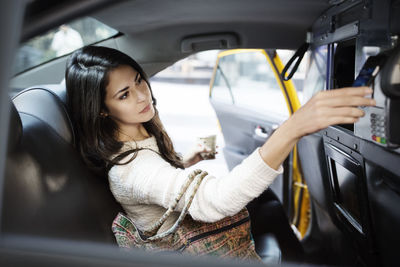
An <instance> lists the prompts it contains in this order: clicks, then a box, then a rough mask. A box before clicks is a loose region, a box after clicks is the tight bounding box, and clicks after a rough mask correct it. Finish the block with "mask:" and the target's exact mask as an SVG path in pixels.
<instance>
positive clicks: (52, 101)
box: [1, 85, 122, 244]
mask: <svg viewBox="0 0 400 267" xmlns="http://www.w3.org/2000/svg"><path fill="white" fill-rule="evenodd" d="M13 103H14V104H15V107H16V109H14V108H12V113H13V114H12V116H11V118H12V120H13V121H12V126H11V128H10V134H11V135H13V137H14V138H13V139H17V141H13V144H12V147H10V148H9V149H8V156H7V163H6V174H5V183H4V188H5V190H4V194H3V214H2V215H3V216H2V220H3V221H2V224H1V225H2V232H3V233H12V234H23V235H33V236H40V237H49V238H61V239H72V240H82V241H83V240H84V241H91V242H106V243H114V244H116V243H115V239H114V236H113V234H112V231H111V223H112V221H113V219H114V217H115V216H116V215H117V213H118V212H119V211H121V210H122V208H121V206H120V205H119V204H118V203H117V202H116V200H115V199H114V197H113V195H112V193H111V191H110V189H109V185H108V180H107V177H98V176H96V175H94V174H93V173H91V172H90V171H89V170H88V169H87V167H86V166H85V165H84V163H83V161H82V160H81V158H80V156H79V154H78V153H77V151H76V150H75V149H74V147H73V142H74V134H73V130H72V129H73V128H72V124H71V121H70V119H69V116H68V113H67V111H66V106H65V88H62V86H57V85H54V86H38V87H32V88H28V89H26V90H24V91H23V92H21V93H19V94H17V95H16V96H14V98H13ZM18 119H20V121H18ZM21 129H22V131H21Z"/></svg>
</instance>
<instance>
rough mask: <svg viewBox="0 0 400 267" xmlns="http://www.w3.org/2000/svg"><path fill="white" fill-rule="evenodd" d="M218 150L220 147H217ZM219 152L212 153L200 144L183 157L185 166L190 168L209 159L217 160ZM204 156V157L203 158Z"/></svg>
mask: <svg viewBox="0 0 400 267" xmlns="http://www.w3.org/2000/svg"><path fill="white" fill-rule="evenodd" d="M216 148H218V146H216ZM216 154H218V152H215V153H214V152H212V150H211V149H207V148H206V147H204V146H202V145H201V144H198V145H196V146H194V147H193V148H192V150H191V151H190V152H189V153H188V154H187V155H186V156H184V157H183V166H184V167H185V168H188V167H190V166H192V165H194V164H196V163H197V162H199V161H202V160H207V159H215V155H216ZM202 155H204V156H202Z"/></svg>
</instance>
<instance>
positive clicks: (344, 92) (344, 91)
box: [321, 86, 373, 97]
mask: <svg viewBox="0 0 400 267" xmlns="http://www.w3.org/2000/svg"><path fill="white" fill-rule="evenodd" d="M372 92H373V91H372V89H371V88H370V87H366V86H361V87H345V88H341V89H335V90H327V91H322V92H321V93H322V94H324V95H326V96H325V97H337V96H347V97H349V96H366V95H370V94H372Z"/></svg>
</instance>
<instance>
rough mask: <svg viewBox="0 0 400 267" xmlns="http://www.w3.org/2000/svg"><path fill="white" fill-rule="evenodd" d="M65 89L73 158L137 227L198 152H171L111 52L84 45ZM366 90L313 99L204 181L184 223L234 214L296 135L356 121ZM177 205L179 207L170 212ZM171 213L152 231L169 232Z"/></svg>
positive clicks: (163, 203) (144, 87) (151, 110)
mask: <svg viewBox="0 0 400 267" xmlns="http://www.w3.org/2000/svg"><path fill="white" fill-rule="evenodd" d="M66 86H67V96H68V105H69V108H70V111H71V114H72V116H73V121H74V123H75V129H76V131H77V135H78V142H77V148H78V149H79V152H80V154H81V155H82V157H83V159H84V160H85V162H86V163H87V165H88V166H89V167H91V168H92V169H93V170H94V171H97V172H99V173H103V174H105V173H108V179H109V184H110V188H111V191H112V193H113V195H114V196H115V198H116V200H117V201H118V202H120V203H121V205H122V207H123V208H124V210H125V212H126V214H127V215H128V217H129V218H130V219H131V220H132V221H134V222H135V224H136V226H137V227H138V228H139V229H144V228H145V227H146V226H148V225H150V224H151V223H153V222H155V221H156V220H158V219H159V218H160V217H161V215H162V214H163V213H164V212H165V210H166V208H167V207H168V206H169V204H170V203H171V202H172V201H173V200H174V197H175V196H176V194H177V193H178V190H179V189H180V187H181V185H182V183H183V182H184V181H185V179H186V177H187V175H188V174H189V172H190V171H191V168H188V167H190V166H192V165H193V164H195V163H196V162H198V161H199V160H200V157H199V152H200V151H197V152H196V153H193V154H192V155H190V156H189V157H186V158H185V159H182V157H181V156H180V155H179V154H178V153H176V152H175V150H174V147H173V144H172V142H171V139H170V138H169V136H168V134H167V133H166V131H165V129H164V128H163V125H162V123H161V121H160V118H159V115H158V111H157V108H156V99H155V98H154V96H153V94H152V91H151V87H150V83H149V81H148V78H147V76H146V74H145V73H144V71H143V70H142V68H141V67H140V66H139V65H138V64H137V63H136V62H135V61H134V60H133V59H132V58H130V57H129V56H127V55H125V54H123V53H121V52H119V51H117V50H114V49H111V48H106V47H97V46H87V47H84V48H82V49H80V50H78V51H76V52H75V53H73V54H72V56H71V57H70V58H69V61H68V63H67V70H66ZM371 92H372V91H371V89H370V88H366V87H359V88H343V89H338V90H332V91H324V92H320V93H318V94H317V95H315V96H314V97H312V98H311V99H310V100H309V101H308V102H307V103H306V104H305V105H304V106H302V107H301V108H300V109H299V110H298V111H297V112H296V113H294V114H293V115H292V116H291V117H290V118H289V119H288V120H286V121H285V122H284V123H283V124H282V125H281V126H280V127H279V128H278V129H277V130H276V131H275V132H274V134H273V135H272V136H271V137H270V138H269V139H268V140H267V141H266V142H265V144H264V145H263V146H261V147H259V148H257V149H255V150H254V151H253V152H252V153H251V155H250V156H248V157H247V158H246V159H245V160H243V162H242V163H241V164H239V165H237V166H236V167H235V168H234V169H233V170H232V171H231V172H230V173H229V174H227V175H226V176H224V177H215V176H213V175H212V174H209V175H207V176H206V177H205V178H204V180H203V182H202V183H201V185H200V187H199V189H198V191H197V193H196V195H195V197H194V200H193V202H192V205H191V207H190V209H189V214H190V215H191V217H192V218H193V219H194V220H198V221H203V222H215V221H218V220H220V219H222V218H224V217H227V216H232V215H234V214H236V213H238V212H239V211H240V210H241V209H243V208H244V207H245V206H246V204H247V203H249V202H250V201H251V200H252V199H254V198H256V197H257V196H259V195H260V194H261V193H262V192H263V191H264V190H265V189H266V188H267V187H268V186H269V185H270V184H271V183H272V182H273V180H274V179H275V177H276V176H277V175H278V174H280V173H282V171H283V169H282V166H281V164H282V162H283V161H284V160H285V158H286V157H287V156H288V154H289V152H290V151H291V150H292V148H293V146H294V145H295V144H296V142H297V141H298V140H299V139H300V138H301V137H302V136H304V135H307V134H310V133H313V132H316V131H319V130H321V129H323V128H326V127H328V126H330V125H334V124H341V123H354V122H356V121H357V120H358V119H359V117H362V116H363V115H364V112H363V111H362V110H361V109H359V108H357V107H358V106H371V105H375V102H374V100H371V99H369V98H366V97H365V96H366V95H368V94H371ZM175 97H179V96H175ZM182 112H184V110H182ZM183 199H185V196H184V197H183ZM183 205H184V201H180V202H179V204H178V208H177V211H179V210H181V209H182V207H183ZM178 215H179V214H178V213H176V214H175V215H174V216H171V217H170V218H169V219H168V220H167V222H166V223H165V224H164V225H163V227H161V229H160V230H159V232H162V231H164V230H166V229H168V228H169V227H171V226H172V224H173V223H174V222H175V220H176V219H177V216H178Z"/></svg>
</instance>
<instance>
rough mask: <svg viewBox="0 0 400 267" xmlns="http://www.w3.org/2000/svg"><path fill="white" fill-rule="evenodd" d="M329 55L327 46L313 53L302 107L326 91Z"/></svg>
mask: <svg viewBox="0 0 400 267" xmlns="http://www.w3.org/2000/svg"><path fill="white" fill-rule="evenodd" d="M327 55H328V47H327V46H325V45H324V46H320V47H317V48H316V49H314V50H312V51H311V54H310V58H309V67H308V70H307V74H306V76H305V80H304V89H303V97H302V98H301V99H300V101H301V104H302V105H304V104H305V103H306V102H307V101H308V100H309V99H310V98H311V97H312V96H313V95H315V94H316V93H318V92H319V91H322V90H325V89H326V82H325V81H326V69H327Z"/></svg>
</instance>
